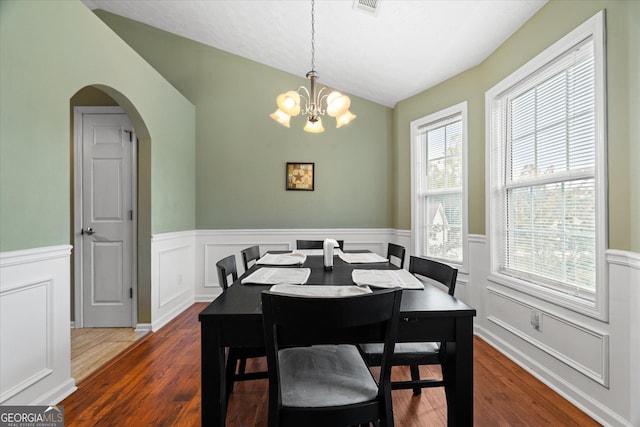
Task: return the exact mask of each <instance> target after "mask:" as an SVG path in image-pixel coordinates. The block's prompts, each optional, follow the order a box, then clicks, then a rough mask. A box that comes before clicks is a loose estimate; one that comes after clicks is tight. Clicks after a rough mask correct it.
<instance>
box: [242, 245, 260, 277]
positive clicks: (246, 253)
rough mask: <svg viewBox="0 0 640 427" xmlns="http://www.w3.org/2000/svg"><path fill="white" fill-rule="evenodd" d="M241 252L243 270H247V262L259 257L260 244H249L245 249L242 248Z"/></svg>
mask: <svg viewBox="0 0 640 427" xmlns="http://www.w3.org/2000/svg"><path fill="white" fill-rule="evenodd" d="M240 253H241V254H242V265H243V266H244V271H247V270H248V269H249V267H250V265H249V263H250V262H251V261H257V260H259V259H260V246H257V245H256V246H250V247H248V248H246V249H243V250H242V251H241V252H240Z"/></svg>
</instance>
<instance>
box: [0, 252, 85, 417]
mask: <svg viewBox="0 0 640 427" xmlns="http://www.w3.org/2000/svg"><path fill="white" fill-rule="evenodd" d="M70 254H71V246H69V245H60V246H51V247H44V248H34V249H27V250H22V251H13V252H3V253H0V404H2V405H54V404H56V403H58V402H59V401H60V400H62V399H64V398H65V397H66V396H68V395H69V394H71V393H72V392H73V391H74V390H76V387H75V382H74V380H73V378H71V344H70V343H71V332H70V330H69V325H70V312H69V310H70V279H69V272H70V264H69V262H70Z"/></svg>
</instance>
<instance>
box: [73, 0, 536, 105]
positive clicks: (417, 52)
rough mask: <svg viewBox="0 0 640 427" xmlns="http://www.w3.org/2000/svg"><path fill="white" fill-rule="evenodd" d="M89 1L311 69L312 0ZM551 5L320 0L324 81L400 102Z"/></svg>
mask: <svg viewBox="0 0 640 427" xmlns="http://www.w3.org/2000/svg"><path fill="white" fill-rule="evenodd" d="M82 1H83V3H84V4H86V5H87V7H89V8H90V9H103V10H105V11H107V12H110V13H114V14H117V15H121V16H124V17H127V18H130V19H133V20H135V21H139V22H143V23H145V24H148V25H151V26H153V27H156V28H160V29H162V30H165V31H169V32H171V33H174V34H177V35H180V36H183V37H186V38H189V39H192V40H196V41H198V42H201V43H205V44H208V45H211V46H214V47H216V48H218V49H221V50H224V51H227V52H231V53H233V54H236V55H239V56H242V57H245V58H248V59H251V60H254V61H256V62H259V63H262V64H265V65H269V66H271V67H274V68H277V69H280V70H283V71H286V72H289V73H292V74H295V75H299V76H302V77H303V76H304V75H305V74H306V73H307V71H309V70H310V69H311V2H310V1H301V0H82ZM545 3H546V0H422V1H415V0H414V1H410V0H379V1H378V8H377V12H376V13H375V14H372V13H369V12H366V11H363V10H360V9H358V8H355V7H354V1H353V0H316V5H315V9H316V11H315V33H316V36H315V39H316V41H315V50H316V56H315V63H316V67H315V68H316V71H317V72H318V73H319V75H320V77H319V79H318V80H319V81H320V82H321V83H322V84H324V85H328V86H331V87H333V88H335V89H338V90H341V91H343V92H346V93H348V94H352V95H356V96H360V97H362V98H365V99H368V100H370V101H373V102H376V103H379V104H382V105H386V106H389V107H393V106H394V105H395V104H396V103H397V102H398V101H400V100H403V99H406V98H408V97H410V96H412V95H415V94H417V93H419V92H421V91H423V90H425V89H428V88H430V87H432V86H434V85H436V84H438V83H440V82H442V81H444V80H446V79H448V78H450V77H452V76H454V75H456V74H459V73H460V72H462V71H464V70H467V69H469V68H471V67H474V66H475V65H478V64H479V63H481V62H482V61H483V60H484V59H485V58H486V57H487V56H489V55H490V54H491V53H492V52H493V51H494V50H495V49H496V48H497V47H498V46H500V45H501V44H502V43H503V42H504V41H505V40H506V39H507V38H509V36H510V35H511V34H513V33H514V32H515V31H516V30H517V29H518V28H519V27H520V26H521V25H522V24H524V23H525V22H526V21H527V20H528V19H529V18H530V17H531V16H532V15H533V14H534V13H536V11H538V9H540V8H541V7H542V6H543V5H544V4H545ZM274 89H275V90H280V89H278V88H274ZM281 89H282V91H283V92H284V90H285V89H288V88H281Z"/></svg>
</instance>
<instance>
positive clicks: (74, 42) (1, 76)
mask: <svg viewBox="0 0 640 427" xmlns="http://www.w3.org/2000/svg"><path fill="white" fill-rule="evenodd" d="M88 86H93V87H96V88H98V89H100V90H101V91H103V92H105V93H106V94H108V95H109V96H110V97H111V98H112V99H113V100H115V102H116V103H117V104H119V105H120V106H122V107H123V108H124V109H125V111H126V112H127V114H128V115H129V117H130V119H131V120H132V123H133V125H134V128H135V129H136V132H137V135H138V137H139V140H140V143H139V162H138V163H139V164H138V176H139V187H138V270H137V271H138V283H137V285H138V321H139V322H143V323H144V322H150V320H151V306H150V303H151V255H150V254H151V235H152V233H162V232H169V231H181V230H192V229H194V228H195V108H194V106H193V104H192V103H190V102H189V101H188V100H187V99H186V98H185V97H184V96H182V95H181V94H180V93H179V92H178V91H177V90H176V89H175V88H174V87H173V86H171V85H170V84H169V83H168V82H167V81H166V80H165V79H163V78H162V76H161V75H160V74H158V72H157V71H155V70H154V69H153V68H152V67H151V66H149V64H148V63H146V62H145V61H144V60H143V59H142V58H140V56H139V55H138V54H137V53H135V52H134V51H133V50H132V49H131V48H130V47H129V46H127V45H126V44H125V43H124V42H123V41H122V40H121V39H120V38H119V37H117V36H116V35H115V34H114V33H113V32H112V31H111V30H110V29H109V28H108V27H107V26H106V25H104V23H103V22H102V21H100V20H99V19H98V18H97V17H96V16H95V15H94V14H93V13H91V11H90V10H89V9H87V7H86V6H84V5H83V4H82V3H80V2H79V1H56V0H49V1H36V0H31V1H16V0H0V94H1V95H2V96H0V251H13V250H20V249H29V248H37V247H44V246H51V245H61V244H69V243H70V242H73V239H72V230H71V223H72V191H71V176H72V175H71V155H70V151H71V147H72V144H71V142H70V141H71V111H72V110H71V108H70V107H72V106H73V104H74V103H80V104H82V103H84V101H82V99H79V98H74V99H73V100H72V97H74V94H76V93H77V92H78V91H79V90H81V89H83V88H86V87H88ZM91 96H93V95H91ZM81 98H83V99H84V98H86V97H81Z"/></svg>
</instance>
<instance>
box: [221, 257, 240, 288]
mask: <svg viewBox="0 0 640 427" xmlns="http://www.w3.org/2000/svg"><path fill="white" fill-rule="evenodd" d="M216 268H217V270H218V283H219V284H220V286H222V290H223V291H226V290H227V288H228V287H229V282H228V276H231V279H232V282H235V281H236V280H237V279H238V268H237V267H236V256H235V255H229V256H228V257H226V258H222V259H221V260H220V261H218V262H217V263H216Z"/></svg>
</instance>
